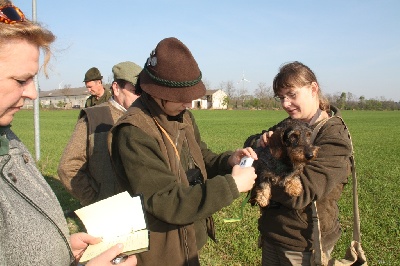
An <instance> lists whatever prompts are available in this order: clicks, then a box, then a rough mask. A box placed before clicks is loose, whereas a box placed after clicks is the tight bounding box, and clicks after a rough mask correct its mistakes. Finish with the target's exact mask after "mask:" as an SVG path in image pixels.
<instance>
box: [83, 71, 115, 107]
mask: <svg viewBox="0 0 400 266" xmlns="http://www.w3.org/2000/svg"><path fill="white" fill-rule="evenodd" d="M102 79H103V76H102V75H101V73H100V71H99V70H98V69H97V68H96V67H92V68H90V69H89V70H88V71H86V74H85V79H84V80H83V82H85V86H86V88H87V89H88V91H89V93H90V94H91V95H90V96H89V98H87V100H86V103H85V108H86V107H90V106H95V105H99V104H101V103H104V102H107V101H108V100H109V99H110V98H111V92H110V91H109V90H107V89H105V88H104V87H103V82H102Z"/></svg>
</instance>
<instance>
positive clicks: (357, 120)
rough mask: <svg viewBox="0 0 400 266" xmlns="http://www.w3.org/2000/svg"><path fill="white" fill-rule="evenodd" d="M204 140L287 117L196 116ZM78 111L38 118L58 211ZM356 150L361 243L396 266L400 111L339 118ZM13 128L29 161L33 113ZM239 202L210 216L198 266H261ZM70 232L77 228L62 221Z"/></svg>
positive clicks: (376, 258)
mask: <svg viewBox="0 0 400 266" xmlns="http://www.w3.org/2000/svg"><path fill="white" fill-rule="evenodd" d="M194 115H195V117H196V121H197V123H198V125H199V129H200V131H201V134H202V138H203V140H204V141H205V142H206V143H207V144H208V145H209V147H210V148H211V149H212V150H213V151H215V152H222V151H225V150H229V149H235V148H238V147H241V146H242V145H243V142H244V140H245V139H246V138H247V137H248V136H249V135H251V134H254V133H258V132H260V131H261V130H262V129H266V128H268V127H269V126H271V125H273V124H275V123H277V122H279V121H280V120H281V119H283V118H284V117H286V115H285V113H284V112H283V111H247V110H246V111H237V110H235V111H225V110H224V111H220V110H218V111H217V110H202V111H194ZM77 116H78V111H77V110H64V111H41V112H40V131H41V160H40V161H39V163H38V167H39V169H40V170H41V172H42V173H43V175H44V176H45V177H46V179H47V181H48V182H49V184H50V185H51V186H52V188H53V189H54V191H55V193H56V195H57V197H58V199H59V200H60V202H61V205H62V207H63V209H64V210H66V209H72V210H74V209H76V208H78V207H79V203H78V202H77V201H76V200H75V199H73V198H71V196H69V194H68V193H66V192H65V190H64V189H63V187H62V186H61V184H60V182H59V181H58V177H57V164H58V161H59V159H60V156H61V153H62V151H63V149H64V147H65V145H66V143H67V142H68V139H69V137H70V135H71V132H72V130H73V128H74V125H75V122H76V120H77ZM343 118H344V119H345V121H346V123H347V125H348V126H349V128H350V132H351V135H352V138H353V144H354V149H355V158H356V167H357V176H358V195H359V207H360V217H361V232H362V244H363V248H364V250H365V252H366V255H367V258H368V262H369V265H400V253H399V250H400V244H399V243H400V208H399V206H400V199H399V198H400V197H399V196H400V195H399V194H400V192H399V191H400V182H399V180H398V178H399V173H400V142H399V140H398V134H399V132H400V123H399V119H400V112H396V111H389V112H385V111H344V112H343ZM12 129H13V130H14V132H15V133H16V134H17V135H18V136H19V137H20V138H21V140H22V141H23V142H24V143H25V144H26V145H27V146H28V148H29V150H30V151H31V152H32V154H33V155H34V154H35V152H34V135H33V132H34V131H33V112H32V111H26V110H23V111H21V112H19V113H17V114H16V118H15V120H14V122H13V127H12ZM244 197H245V195H244V194H243V195H242V197H241V198H239V199H237V200H236V201H235V202H234V203H233V204H232V205H231V206H229V207H227V208H224V209H222V210H221V211H219V212H218V213H216V214H215V215H214V218H215V222H216V228H217V238H218V240H219V241H218V243H217V244H215V243H213V242H212V241H211V240H210V241H209V242H208V244H207V245H206V246H205V247H204V248H203V249H202V250H201V260H202V265H260V264H261V263H260V260H261V251H260V249H258V248H257V238H258V231H257V218H258V216H259V213H258V209H257V208H256V207H251V206H249V205H247V206H246V207H245V208H244V217H243V219H242V220H241V221H240V222H236V223H224V222H223V219H224V218H235V217H237V216H238V215H239V213H240V204H241V201H242V200H243V198H244ZM351 197H352V195H351V184H349V185H348V186H346V188H345V190H344V193H343V196H342V198H341V200H340V202H339V207H340V211H341V213H340V220H341V223H342V226H343V234H342V237H341V238H340V240H339V242H338V244H337V246H336V248H335V250H334V256H335V257H337V258H339V257H342V256H343V255H344V251H345V249H346V248H347V246H348V245H349V243H350V241H351V237H352V201H351ZM68 223H69V225H70V230H71V232H76V231H77V230H82V225H81V224H80V223H79V222H77V221H75V220H71V219H68Z"/></svg>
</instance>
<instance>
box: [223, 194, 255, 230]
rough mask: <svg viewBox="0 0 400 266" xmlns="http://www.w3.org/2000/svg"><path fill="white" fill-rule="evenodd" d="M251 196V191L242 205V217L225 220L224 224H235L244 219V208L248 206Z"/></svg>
mask: <svg viewBox="0 0 400 266" xmlns="http://www.w3.org/2000/svg"><path fill="white" fill-rule="evenodd" d="M250 196H251V191H249V192H248V193H247V196H246V198H245V199H244V200H243V201H242V204H241V205H240V216H239V217H238V218H228V219H224V223H235V222H239V221H240V220H242V218H243V208H244V205H246V203H247V202H248V201H249V199H250Z"/></svg>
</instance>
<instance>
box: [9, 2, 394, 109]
mask: <svg viewBox="0 0 400 266" xmlns="http://www.w3.org/2000/svg"><path fill="white" fill-rule="evenodd" d="M14 4H15V5H16V6H18V7H19V8H21V9H22V10H23V11H24V13H25V15H26V16H27V17H28V18H29V19H32V1H30V0H14ZM399 12H400V1H398V0H376V1H371V0H363V1H360V0H334V1H333V0H326V1H320V0H285V1H279V0H246V1H244V0H242V1H238V0H213V1H210V0H201V1H192V0H169V1H168V0H164V1H160V0H152V1H143V0H142V1H136V0H114V1H104V0H84V1H77V0H70V1H54V0H36V17H37V21H38V22H40V23H41V24H42V25H43V26H45V27H46V28H48V29H49V30H51V31H52V32H53V33H54V34H55V35H56V36H57V40H56V42H55V43H54V45H53V47H52V48H53V53H54V57H53V58H52V61H51V64H50V69H49V79H46V78H45V77H44V75H43V74H42V73H39V75H38V81H39V86H40V89H41V90H52V89H58V88H63V87H64V86H65V85H68V84H69V85H71V87H82V86H84V83H83V82H82V81H83V78H84V75H85V72H86V71H87V70H88V69H89V68H91V67H93V66H95V67H97V68H98V69H99V70H100V71H101V73H102V75H103V77H104V78H103V81H104V82H105V83H107V82H109V81H111V80H112V72H111V69H112V66H113V65H115V64H117V63H119V62H122V61H133V62H135V63H137V64H138V65H140V66H143V65H144V63H145V61H146V59H147V57H148V56H149V54H150V52H151V51H152V50H153V49H154V48H155V47H156V45H157V43H158V42H159V41H161V40H162V39H164V38H167V37H176V38H178V39H180V40H181V41H182V42H183V43H184V44H185V45H186V46H187V47H188V48H189V49H190V51H191V52H192V54H193V56H194V58H195V59H196V61H197V63H198V65H199V67H200V69H201V71H202V73H203V80H204V81H206V83H207V84H208V85H209V86H210V89H218V88H220V84H221V83H222V82H228V81H231V82H232V83H233V84H234V85H235V87H236V89H245V90H247V91H248V94H253V93H254V91H255V90H256V89H257V87H258V85H259V84H260V83H265V84H266V85H267V86H271V85H272V80H273V78H274V76H275V75H276V74H277V73H278V71H279V67H280V66H281V65H282V64H284V63H287V62H290V61H300V62H302V63H304V64H305V65H307V66H309V67H310V68H311V69H312V70H313V71H314V73H315V74H316V76H317V79H318V82H319V84H320V87H321V90H322V92H323V93H325V94H329V95H340V94H341V93H342V92H345V93H349V92H350V93H351V94H352V95H353V97H356V98H355V99H358V98H359V97H361V96H364V97H365V98H366V99H378V100H393V101H396V102H399V101H400V16H399ZM243 75H244V77H245V79H246V80H248V81H249V82H246V81H241V80H242V78H243Z"/></svg>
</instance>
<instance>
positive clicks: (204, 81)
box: [201, 79, 211, 90]
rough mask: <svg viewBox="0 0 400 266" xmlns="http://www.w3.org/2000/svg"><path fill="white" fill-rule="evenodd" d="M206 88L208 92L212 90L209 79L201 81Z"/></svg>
mask: <svg viewBox="0 0 400 266" xmlns="http://www.w3.org/2000/svg"><path fill="white" fill-rule="evenodd" d="M201 81H202V82H203V84H204V86H205V87H206V90H211V82H210V81H209V80H208V79H202V80H201Z"/></svg>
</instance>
